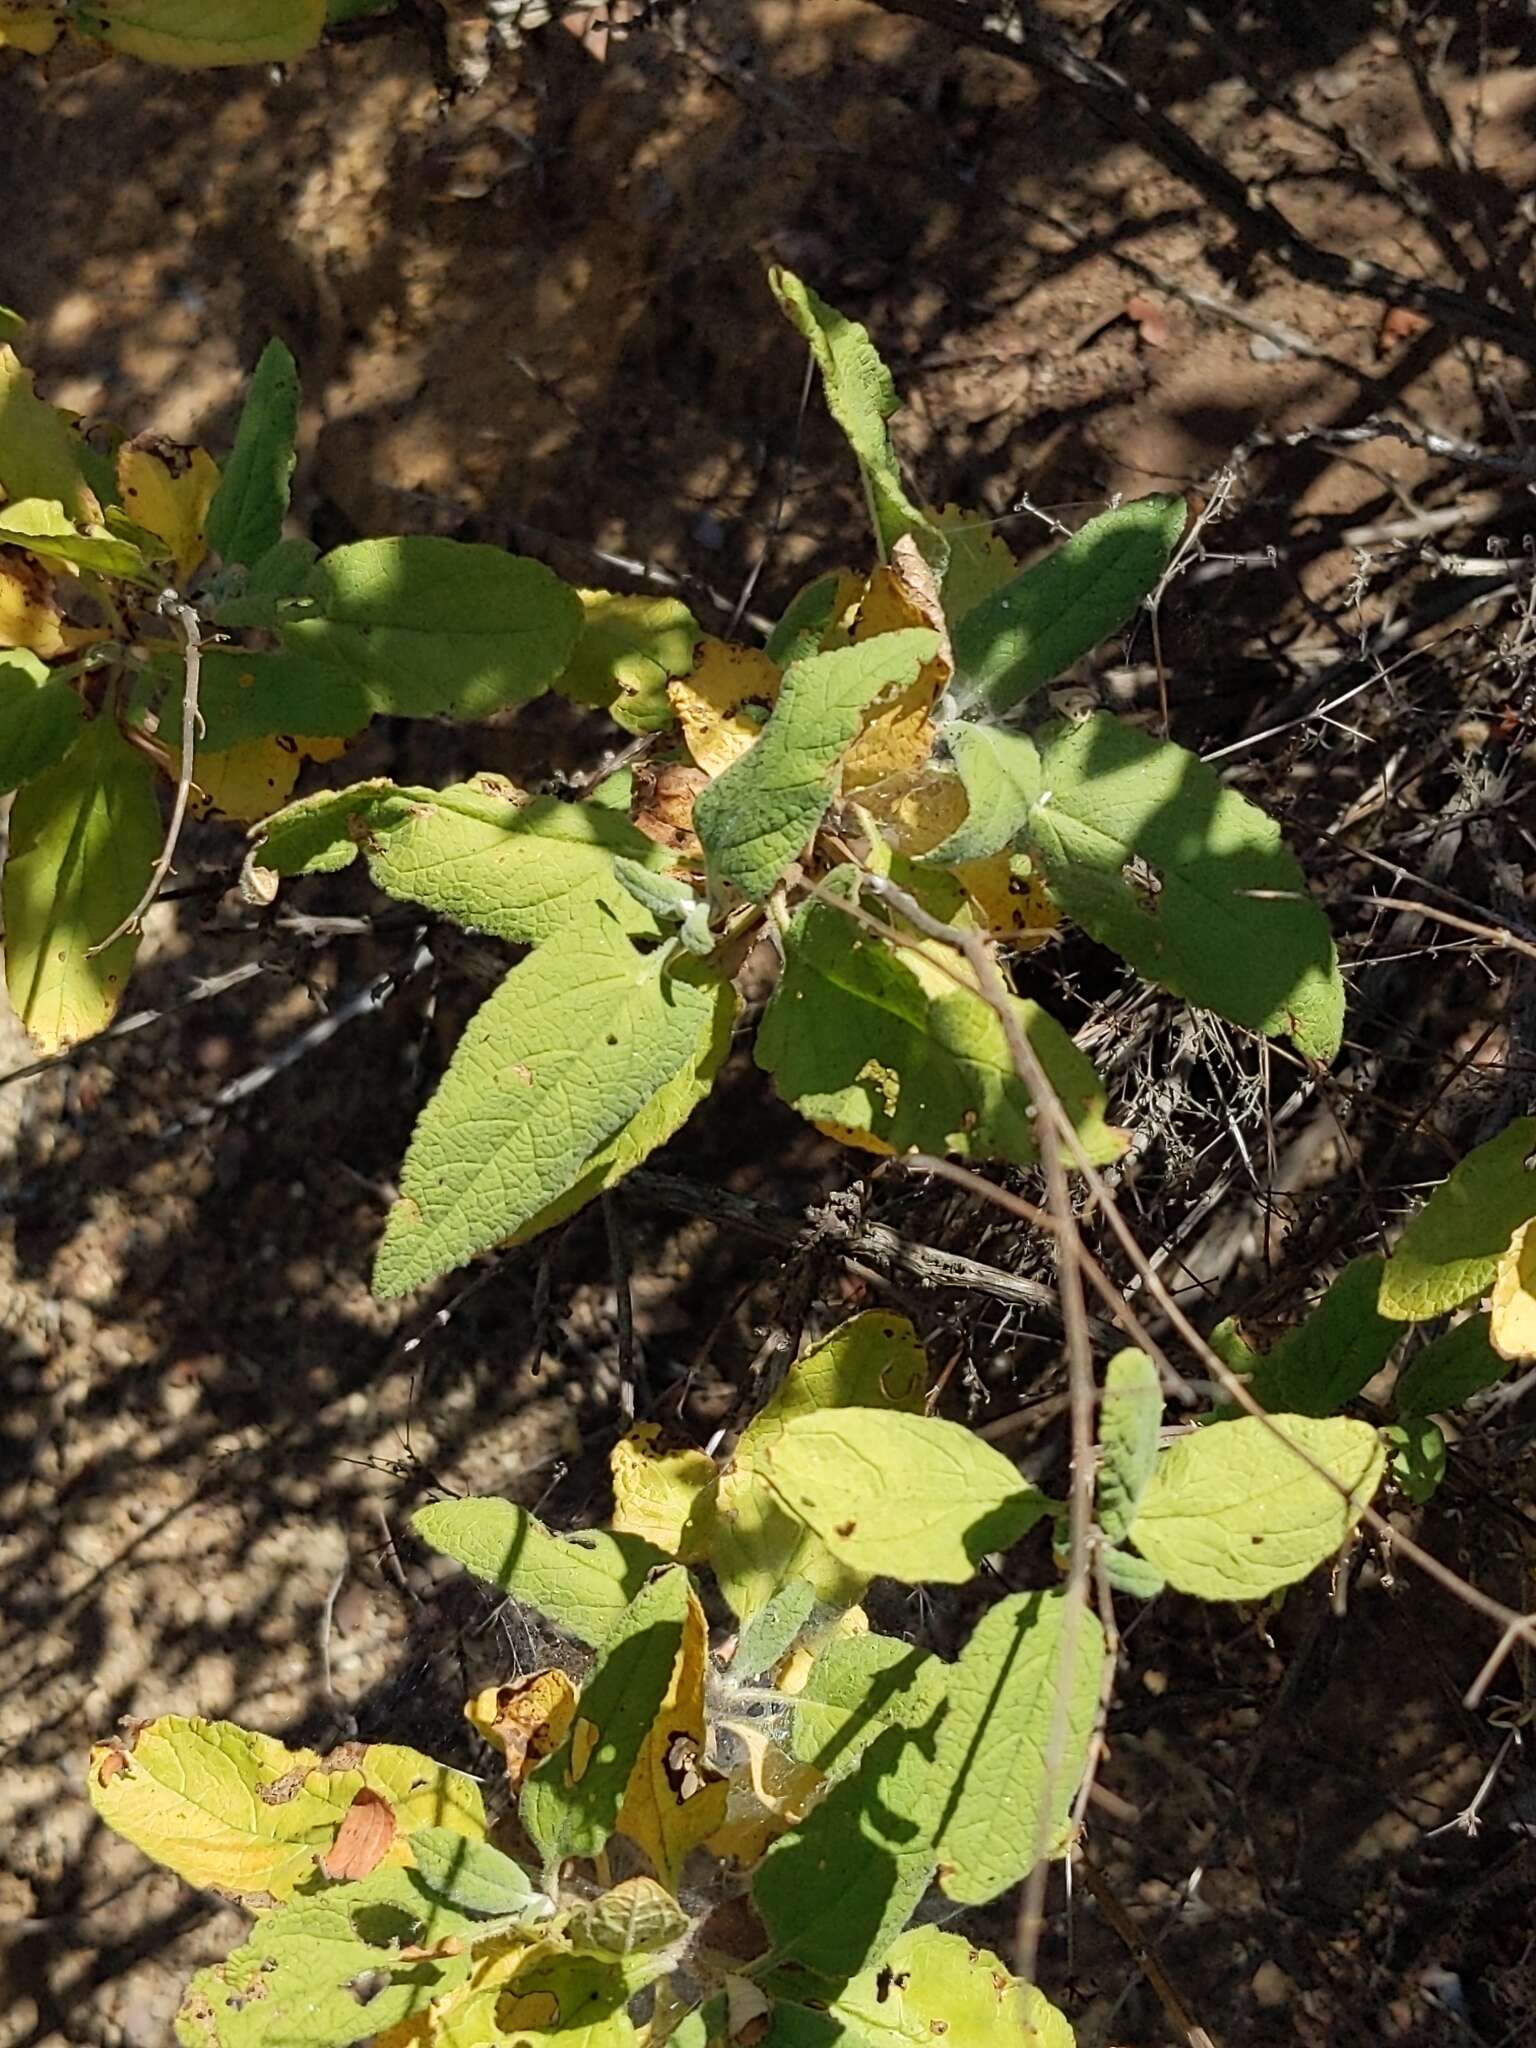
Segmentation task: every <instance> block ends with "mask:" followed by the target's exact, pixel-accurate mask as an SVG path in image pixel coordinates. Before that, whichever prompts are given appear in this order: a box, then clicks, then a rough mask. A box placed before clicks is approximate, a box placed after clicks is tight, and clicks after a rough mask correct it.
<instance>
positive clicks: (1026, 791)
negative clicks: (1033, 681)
mask: <svg viewBox="0 0 1536 2048" xmlns="http://www.w3.org/2000/svg"><path fill="white" fill-rule="evenodd" d="M943 736H944V739H945V740H946V741H947V743H948V746H949V751H950V753H951V754H952V755H953V757H954V763H955V769H956V772H957V773H958V775H959V777H960V780H961V782H962V783H963V784H964V786H965V795H966V801H967V803H968V805H969V806H970V808H969V809H968V811H967V812H966V816H965V819H964V821H963V823H961V824H960V825H957V826H956V828H955V830H954V831H953V832H951V833H950V835H949V837H948V838H947V839H945V840H942V841H941V842H940V844H939V845H937V846H936V847H934V849H933V851H932V852H931V853H925V854H923V855H922V856H921V858H922V861H923V863H924V865H925V866H929V867H950V866H952V865H953V864H954V863H955V862H956V861H962V860H986V859H988V858H989V857H990V856H991V855H992V854H994V853H1001V852H1002V850H1003V848H1004V847H1007V846H1012V845H1013V843H1014V841H1015V840H1016V839H1017V838H1018V837H1019V836H1020V834H1021V833H1022V832H1023V830H1024V828H1025V826H1026V825H1027V824H1028V822H1029V813H1030V807H1031V805H1033V804H1035V803H1037V802H1038V801H1039V799H1040V794H1041V791H1042V789H1043V788H1044V784H1043V782H1042V780H1041V769H1040V754H1039V750H1038V749H1037V747H1036V746H1035V743H1034V741H1033V740H1032V739H1029V738H1027V737H1026V736H1025V734H1023V733H1021V732H1005V731H1003V730H1002V728H1001V727H998V726H992V725H960V724H953V725H946V726H945V727H944V729H943Z"/></svg>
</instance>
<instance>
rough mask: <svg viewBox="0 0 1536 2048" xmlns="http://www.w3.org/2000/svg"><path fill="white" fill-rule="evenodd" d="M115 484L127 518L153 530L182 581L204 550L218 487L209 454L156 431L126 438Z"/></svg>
mask: <svg viewBox="0 0 1536 2048" xmlns="http://www.w3.org/2000/svg"><path fill="white" fill-rule="evenodd" d="M117 488H118V493H119V495H120V497H121V499H122V503H123V506H124V508H125V509H126V511H127V512H128V514H129V516H130V518H132V519H133V520H134V522H135V523H136V524H137V525H139V526H142V527H146V528H147V529H148V530H149V532H151V533H152V534H154V536H155V538H156V539H157V540H158V541H159V542H160V543H161V545H162V547H163V548H164V549H165V551H166V553H167V555H169V557H170V561H171V567H172V569H173V571H174V572H175V576H176V581H177V583H178V584H184V583H185V582H186V580H187V578H188V577H189V576H190V575H191V574H192V572H193V570H194V569H196V567H197V566H198V564H199V563H200V562H201V561H202V559H203V556H204V555H205V554H206V553H207V552H208V541H207V537H206V531H207V524H208V513H209V508H210V507H211V505H212V504H213V500H214V498H215V496H216V495H217V493H218V488H219V471H218V465H217V464H216V463H215V462H214V459H213V457H212V456H211V455H210V454H209V453H208V451H207V449H206V448H183V447H180V446H178V444H177V443H176V442H174V441H163V440H161V439H160V438H159V437H158V436H155V435H150V436H145V437H144V438H143V439H141V440H138V441H125V442H124V443H123V445H122V446H121V448H119V449H118V451H117Z"/></svg>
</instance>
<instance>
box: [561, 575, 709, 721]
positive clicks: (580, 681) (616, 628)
mask: <svg viewBox="0 0 1536 2048" xmlns="http://www.w3.org/2000/svg"><path fill="white" fill-rule="evenodd" d="M576 595H577V596H578V597H579V598H580V599H581V609H582V615H583V622H582V629H581V637H580V639H579V640H578V641H577V642H576V646H575V650H574V652H573V653H572V655H571V659H570V663H569V665H568V666H567V668H566V670H565V673H564V674H563V675H561V676H558V677H557V678H556V679H555V683H554V687H555V689H557V690H558V691H559V692H560V694H561V696H562V697H569V698H570V699H571V700H572V701H573V702H574V703H577V704H590V705H593V706H594V707H595V708H597V709H598V710H603V711H607V712H608V713H609V715H610V716H611V717H612V718H613V719H614V720H616V722H617V723H618V724H620V725H622V726H623V727H624V728H625V730H626V731H628V732H634V733H649V732H664V731H665V730H666V728H667V727H668V726H669V725H670V724H671V723H672V715H673V707H672V705H671V704H670V703H669V702H668V698H669V696H670V694H671V684H672V681H673V678H674V677H678V676H686V675H687V673H688V671H689V669H690V668H692V666H693V643H694V641H695V639H696V638H697V636H698V630H699V629H698V625H697V623H696V621H695V619H694V616H693V614H692V612H690V611H689V609H688V607H687V605H685V604H684V603H682V601H681V600H680V599H678V598H675V597H621V596H619V595H618V594H617V592H615V591H612V590H578V591H577V593H576Z"/></svg>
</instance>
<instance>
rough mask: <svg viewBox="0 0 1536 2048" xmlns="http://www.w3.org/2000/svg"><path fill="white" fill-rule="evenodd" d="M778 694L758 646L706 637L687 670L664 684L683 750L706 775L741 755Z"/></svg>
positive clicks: (770, 665) (771, 666) (773, 668)
mask: <svg viewBox="0 0 1536 2048" xmlns="http://www.w3.org/2000/svg"><path fill="white" fill-rule="evenodd" d="M778 695H779V671H778V667H777V665H776V664H775V663H774V662H771V661H770V660H769V659H768V657H767V655H766V654H764V653H763V651H762V649H761V648H760V647H737V646H734V645H733V644H732V643H731V642H730V641H727V640H715V639H711V638H709V637H707V636H706V638H704V639H702V640H700V641H699V643H698V646H697V648H696V649H695V651H694V661H693V674H692V675H690V676H680V677H678V678H677V679H676V680H675V681H674V682H671V683H669V684H668V685H667V698H668V701H669V702H670V704H671V706H672V709H673V710H674V711H675V712H676V713H677V719H678V723H679V724H680V725H681V726H682V728H683V738H684V739H685V740H686V741H687V743H688V751H689V753H690V754H692V756H693V758H694V760H695V761H696V762H697V763H698V765H699V766H700V767H701V768H702V769H703V770H704V772H705V774H706V775H710V776H715V775H723V774H724V773H725V771H726V769H727V768H729V767H730V765H731V763H732V762H733V761H739V760H740V759H741V757H742V755H743V754H744V753H745V752H746V751H747V749H748V748H749V747H750V746H751V744H752V742H753V741H754V740H755V739H756V738H757V736H758V734H759V733H760V732H761V731H762V729H763V721H764V719H766V717H767V716H768V713H769V712H770V711H771V710H772V709H773V706H774V705H775V703H777V701H778Z"/></svg>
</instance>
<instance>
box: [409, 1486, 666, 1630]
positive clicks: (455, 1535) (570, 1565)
mask: <svg viewBox="0 0 1536 2048" xmlns="http://www.w3.org/2000/svg"><path fill="white" fill-rule="evenodd" d="M411 1526H412V1528H413V1529H414V1530H415V1531H416V1534H417V1535H418V1536H419V1537H420V1538H421V1540H422V1542H423V1543H430V1544H431V1546H432V1548H433V1549H434V1550H440V1551H441V1552H442V1553H443V1555H444V1556H445V1557H451V1558H453V1559H454V1560H455V1562H456V1563H458V1564H461V1565H463V1566H464V1568H465V1570H466V1571H469V1572H473V1573H474V1575H475V1577H476V1578H477V1579H484V1580H485V1581H486V1583H487V1584H488V1585H492V1586H498V1587H500V1589H501V1591H502V1592H504V1593H511V1594H512V1595H513V1596H514V1597H515V1598H516V1599H518V1600H523V1601H526V1602H527V1604H528V1605H529V1606H530V1607H536V1608H537V1609H538V1611H539V1612H540V1613H541V1614H543V1615H545V1616H546V1617H547V1618H548V1619H549V1620H550V1621H552V1622H554V1623H555V1625H556V1627H558V1628H563V1629H564V1630H565V1631H566V1632H567V1634H569V1635H573V1636H575V1637H576V1638H577V1640H578V1641H580V1642H583V1643H591V1644H597V1643H600V1642H602V1641H603V1640H604V1638H605V1637H606V1636H608V1635H609V1634H610V1632H611V1631H612V1629H613V1627H614V1624H615V1623H616V1622H617V1621H618V1619H619V1617H620V1615H621V1614H623V1613H624V1611H625V1609H626V1608H627V1607H628V1605H629V1603H630V1601H631V1600H633V1599H634V1597H635V1595H636V1594H637V1593H638V1592H639V1590H640V1587H641V1584H642V1583H643V1581H644V1579H645V1575H646V1573H647V1572H648V1571H649V1570H650V1569H651V1567H652V1566H653V1565H656V1564H659V1563H660V1562H661V1557H660V1553H659V1552H657V1551H655V1550H653V1549H652V1548H651V1546H650V1545H649V1544H648V1543H641V1542H639V1541H638V1540H637V1539H636V1538H635V1537H633V1536H615V1535H613V1534H612V1533H611V1532H610V1531H608V1530H606V1529H588V1530H584V1531H583V1532H582V1533H581V1534H580V1535H576V1536H554V1535H551V1533H550V1531H549V1530H548V1529H546V1528H545V1527H544V1524H543V1523H542V1522H540V1521H539V1520H538V1519H537V1518H536V1517H535V1516H533V1515H530V1514H529V1513H528V1510H527V1509H526V1508H520V1507H516V1506H514V1504H513V1503H512V1502H511V1501H509V1500H441V1501H435V1502H434V1503H433V1504H432V1505H431V1506H430V1507H425V1508H418V1509H417V1510H416V1512H415V1514H414V1515H413V1516H412V1517H411Z"/></svg>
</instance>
